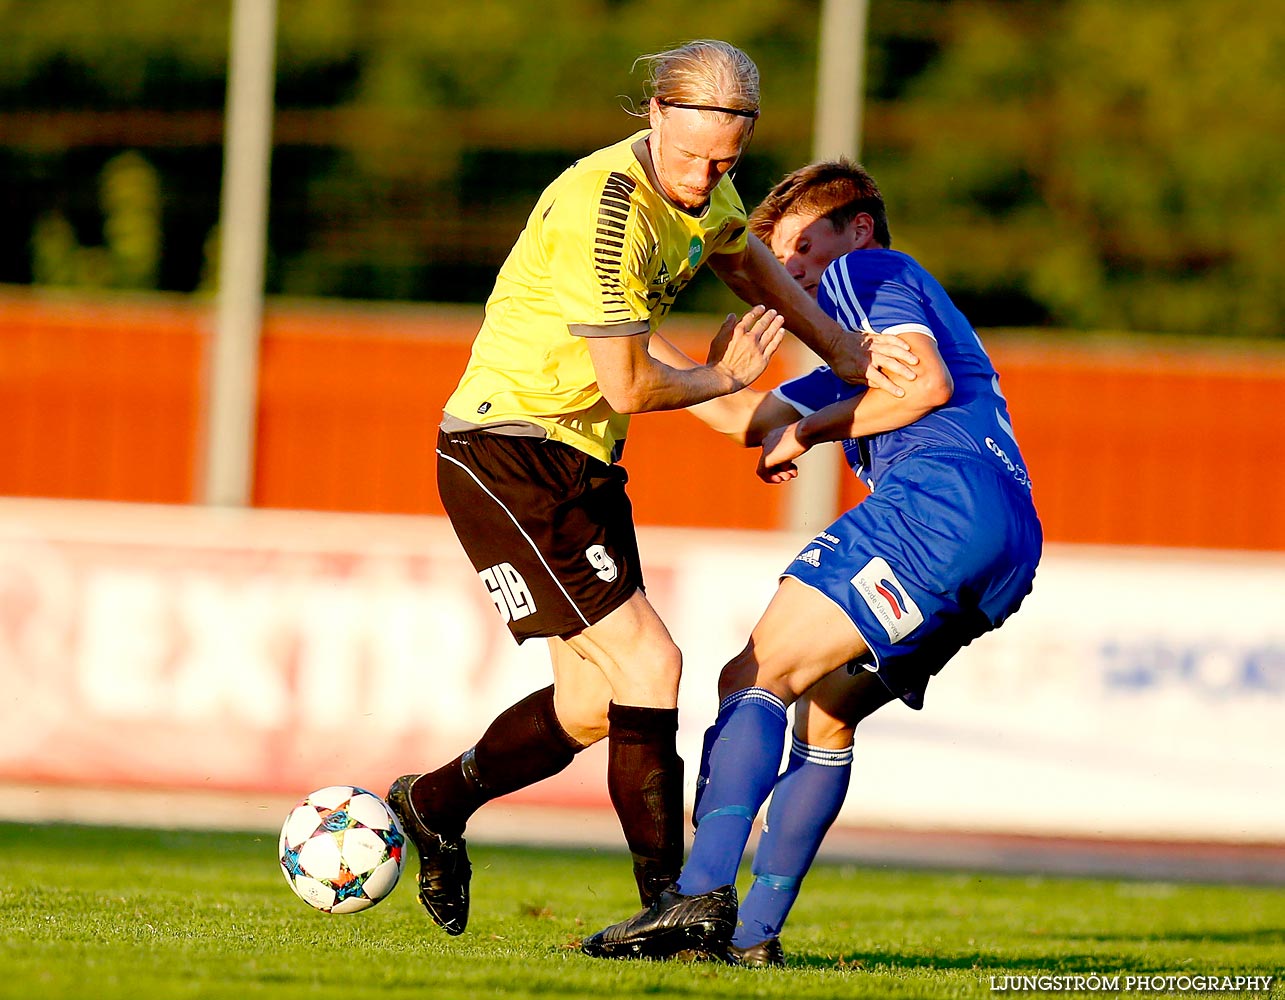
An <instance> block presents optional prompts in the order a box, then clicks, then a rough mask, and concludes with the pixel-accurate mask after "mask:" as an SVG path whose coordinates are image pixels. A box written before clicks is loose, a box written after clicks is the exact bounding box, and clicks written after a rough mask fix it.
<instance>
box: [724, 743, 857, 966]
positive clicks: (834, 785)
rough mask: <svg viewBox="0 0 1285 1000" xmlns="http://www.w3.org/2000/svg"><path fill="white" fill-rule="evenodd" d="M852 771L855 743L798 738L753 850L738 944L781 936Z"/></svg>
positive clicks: (736, 935)
mask: <svg viewBox="0 0 1285 1000" xmlns="http://www.w3.org/2000/svg"><path fill="white" fill-rule="evenodd" d="M851 776H852V747H848V748H847V749H844V750H826V749H823V748H822V747H814V746H809V745H808V744H806V743H803V742H801V741H800V740H799V739H798V737H797V736H796V737H795V738H794V741H793V743H792V745H791V746H790V763H789V765H788V766H787V767H786V769H785V773H784V774H782V775H781V777H780V778H778V779H777V782H776V787H775V788H773V789H772V805H771V807H770V808H769V809H768V811H767V826H766V827H765V828H764V830H763V835H762V837H760V838H759V843H758V850H757V851H756V852H755V854H754V882H753V884H752V885H751V886H750V891H749V893H748V894H747V895H746V897H745V901H744V902H743V903H741V910H740V914H739V917H740V919H739V921H738V923H737V927H736V934H735V936H734V937H733V938H732V943H733V944H734V945H736V946H737V947H738V948H748V947H749V946H750V945H754V944H758V943H759V942H760V941H766V940H767V939H768V938H774V937H780V936H781V927H782V926H783V925H784V923H785V918H786V916H787V915H788V914H789V912H790V907H791V906H793V905H794V901H795V899H797V898H798V895H799V885H800V883H801V882H802V881H803V876H804V875H805V874H807V870H808V868H810V867H811V865H812V860H813V859H814V858H815V857H816V853H817V849H818V848H819V847H820V846H821V840H822V838H823V837H824V836H825V833H826V831H827V830H829V829H830V825H831V824H832V823H833V822H834V820H835V818H836V817H837V816H838V815H839V809H840V807H841V806H842V805H843V800H844V798H845V797H846V796H847V794H848V780H849V778H851Z"/></svg>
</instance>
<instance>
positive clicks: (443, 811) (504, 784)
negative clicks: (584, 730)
mask: <svg viewBox="0 0 1285 1000" xmlns="http://www.w3.org/2000/svg"><path fill="white" fill-rule="evenodd" d="M583 749H584V746H583V745H582V744H581V743H579V742H578V741H577V740H575V739H573V738H572V737H571V736H570V735H568V734H567V732H566V730H564V729H563V728H562V724H561V723H559V722H558V716H557V713H556V712H555V711H554V709H553V685H549V687H547V688H544V689H543V690H540V691H537V692H535V694H532V695H528V696H527V697H525V698H523V699H522V700H521V701H520V702H518V703H517V704H516V705H514V706H512V707H511V708H507V709H505V710H504V711H503V712H501V713H500V714H499V716H497V717H496V719H495V721H494V722H492V723H491V725H490V726H489V727H488V728H487V730H486V732H485V733H483V734H482V738H481V739H480V740H478V741H477V744H476V745H475V746H473V747H471V748H470V749H468V750H465V751H464V753H462V754H461V755H460V756H458V757H456V758H455V759H454V760H453V761H451V762H450V763H449V764H447V765H446V766H445V767H440V768H438V769H437V770H436V771H431V772H430V773H428V774H425V775H422V776H421V777H420V778H419V779H418V780H417V781H416V782H415V784H414V785H413V786H411V803H412V804H413V805H414V806H415V811H416V812H418V813H419V814H420V816H421V817H422V818H423V819H424V822H425V823H426V824H427V825H428V827H429V828H430V829H431V830H433V832H435V833H440V834H442V835H443V836H446V837H457V836H459V835H460V834H461V833H463V832H464V826H465V824H466V823H467V822H468V820H469V817H470V816H472V815H473V813H475V812H476V811H477V810H478V808H479V807H480V806H481V805H482V804H483V803H485V802H489V801H491V799H495V798H499V797H500V796H501V795H507V794H508V793H509V792H515V791H517V790H518V789H519V788H525V787H526V786H527V785H534V784H535V783H536V782H537V781H542V780H543V779H545V778H548V777H551V776H553V775H555V774H557V773H558V772H559V771H561V770H563V768H565V767H566V766H567V765H568V764H570V763H571V761H572V758H574V757H575V755H576V754H578V753H579V752H580V751H581V750H583Z"/></svg>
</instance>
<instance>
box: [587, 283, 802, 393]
mask: <svg viewBox="0 0 1285 1000" xmlns="http://www.w3.org/2000/svg"><path fill="white" fill-rule="evenodd" d="M733 319H734V317H733ZM729 323H730V329H729V330H727V331H726V334H725V335H724V331H723V330H720V332H719V336H717V337H715V339H714V342H713V343H712V344H711V346H710V358H709V361H708V362H707V363H706V364H703V365H692V366H691V367H675V366H671V365H669V364H667V363H665V362H664V361H661V360H659V359H657V358H656V357H653V356H652V354H651V353H650V352H649V350H648V344H647V341H648V334H645V333H643V334H634V335H632V336H624V337H609V336H596V337H590V338H588V347H589V356H590V358H591V359H592V360H593V367H594V372H595V374H596V375H597V379H598V387H599V389H601V391H602V394H603V396H604V397H605V398H606V400H607V402H608V403H609V404H610V405H611V407H612V408H613V409H614V410H616V411H617V412H618V413H646V412H648V411H651V410H677V409H682V408H684V407H687V406H692V405H694V404H696V403H703V402H705V401H706V400H708V399H714V398H716V397H719V396H725V395H728V394H729V393H734V392H737V391H738V390H740V389H743V388H745V387H746V386H747V385H749V384H750V383H751V382H753V381H754V380H755V379H757V378H758V377H759V376H760V375H762V374H763V372H764V371H765V370H766V369H767V365H768V362H769V361H770V360H771V359H772V355H773V354H775V353H776V351H777V348H779V347H780V346H781V341H782V339H783V338H784V336H785V329H784V319H783V318H782V317H781V316H780V315H778V314H777V313H776V312H775V311H774V310H771V309H767V308H765V307H763V306H755V307H754V308H753V309H751V310H750V311H749V312H747V313H746V314H745V315H744V316H743V317H741V318H740V319H739V320H735V322H732V321H731V320H729ZM728 325H729V324H728V323H725V324H724V327H725V328H726V327H727V326H728ZM678 353H679V354H680V355H681V352H678ZM681 356H682V358H684V359H685V358H686V356H685V355H681ZM682 363H683V362H680V364H682Z"/></svg>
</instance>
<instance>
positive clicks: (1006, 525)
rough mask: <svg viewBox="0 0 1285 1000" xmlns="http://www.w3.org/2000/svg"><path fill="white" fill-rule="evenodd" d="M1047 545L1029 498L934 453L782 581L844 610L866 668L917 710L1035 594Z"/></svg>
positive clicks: (854, 513)
mask: <svg viewBox="0 0 1285 1000" xmlns="http://www.w3.org/2000/svg"><path fill="white" fill-rule="evenodd" d="M1042 546H1043V532H1042V530H1041V528H1040V522H1039V518H1038V517H1037V516H1036V514H1035V507H1034V505H1033V504H1032V502H1031V497H1030V493H1029V492H1028V491H1027V490H1025V489H1024V488H1022V487H1021V486H1019V485H1017V484H1016V483H1014V482H1013V481H1012V480H1011V479H1010V478H1009V477H1007V476H1005V475H1002V474H1001V473H1000V472H999V471H998V470H997V469H996V468H995V467H994V466H993V465H991V464H990V463H989V462H987V461H985V460H984V459H982V458H981V457H980V456H977V455H973V454H970V453H966V452H954V451H952V452H942V451H933V452H931V453H917V454H915V455H912V456H910V457H907V458H905V459H902V460H901V461H899V462H897V463H895V464H894V465H893V467H892V468H891V469H890V470H889V471H888V472H887V473H886V474H885V475H884V477H883V478H882V479H881V480H880V481H879V483H878V485H877V488H876V490H875V492H874V493H872V494H870V496H868V497H867V498H866V499H865V500H863V501H862V502H861V503H859V504H858V505H857V506H856V507H854V508H853V509H852V510H850V511H848V512H847V513H846V514H844V515H843V516H842V517H840V518H839V519H838V520H837V521H835V522H834V524H832V525H830V527H828V528H827V529H826V530H825V531H823V532H821V533H820V534H818V535H817V536H816V537H815V538H813V539H812V541H811V542H809V543H808V545H807V546H805V547H804V549H803V551H802V552H800V553H799V555H798V556H797V557H795V559H794V561H793V562H792V563H790V565H789V566H788V567H787V568H786V570H785V571H784V572H783V573H782V574H781V575H782V576H792V577H794V578H795V579H796V580H798V581H799V582H800V583H803V584H806V585H807V586H809V587H812V588H813V589H815V590H818V591H820V592H821V593H822V594H824V595H825V596H826V597H828V598H829V599H830V600H832V601H834V603H835V604H837V605H839V607H841V608H842V609H843V610H844V611H845V612H846V613H847V615H848V617H849V618H851V619H852V623H853V624H854V625H855V626H856V627H857V631H858V632H860V633H861V637H862V639H864V640H865V643H866V645H867V646H869V647H870V652H871V654H872V662H870V663H869V664H867V665H866V668H867V669H869V670H873V671H875V672H876V673H877V674H878V676H879V679H880V680H882V681H883V683H884V684H885V685H886V686H887V687H888V689H889V690H891V691H892V693H893V694H895V695H896V696H897V697H899V698H900V699H901V700H902V701H904V702H905V703H906V704H907V705H909V706H910V707H911V708H916V709H918V708H922V707H923V703H924V689H925V688H926V687H927V686H928V681H929V679H930V678H931V677H932V676H933V675H934V674H936V673H937V672H938V671H939V670H941V668H942V667H944V666H945V665H946V662H947V661H948V660H949V659H950V658H951V657H952V656H954V655H955V654H956V653H957V652H959V650H960V649H962V648H963V647H964V646H967V645H968V644H969V643H970V642H972V641H973V640H974V639H976V638H977V637H978V636H980V635H983V634H984V633H986V632H989V631H990V630H991V629H993V628H996V627H997V626H998V625H999V624H1000V623H1001V622H1003V621H1004V619H1005V618H1007V617H1008V616H1009V615H1011V614H1012V613H1013V612H1014V611H1016V610H1017V609H1018V606H1019V605H1020V604H1021V603H1022V599H1023V598H1024V597H1025V596H1026V595H1027V594H1029V593H1030V592H1031V585H1032V583H1033V582H1034V580H1035V567H1036V566H1037V565H1038V563H1039V561H1040V552H1041V549H1042Z"/></svg>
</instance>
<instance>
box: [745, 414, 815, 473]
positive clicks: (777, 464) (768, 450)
mask: <svg viewBox="0 0 1285 1000" xmlns="http://www.w3.org/2000/svg"><path fill="white" fill-rule="evenodd" d="M798 429H799V424H798V421H795V422H794V423H792V424H785V425H783V426H781V427H773V428H772V429H771V430H770V431H768V432H767V433H766V434H765V435H763V448H762V451H760V452H759V464H758V470H757V472H758V477H759V478H760V479H761V480H763V482H765V483H776V484H779V483H788V482H789V481H790V480H791V479H795V478H797V477H798V474H799V467H798V466H797V465H795V464H794V460H795V459H796V458H798V457H799V456H800V455H802V454H803V453H804V452H805V451H807V450H808V448H807V445H805V444H803V443H802V442H801V441H800V440H799V435H798Z"/></svg>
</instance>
